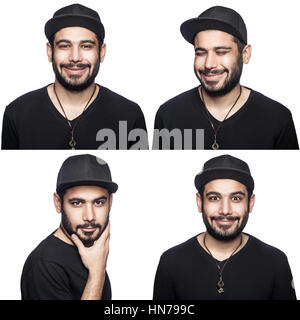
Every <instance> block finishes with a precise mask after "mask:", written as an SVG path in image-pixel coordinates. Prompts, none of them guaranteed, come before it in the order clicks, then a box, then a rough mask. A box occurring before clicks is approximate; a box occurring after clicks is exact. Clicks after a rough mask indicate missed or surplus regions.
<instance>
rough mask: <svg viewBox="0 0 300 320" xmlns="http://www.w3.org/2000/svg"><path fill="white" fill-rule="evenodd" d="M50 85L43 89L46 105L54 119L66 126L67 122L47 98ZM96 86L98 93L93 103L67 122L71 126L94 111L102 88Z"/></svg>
mask: <svg viewBox="0 0 300 320" xmlns="http://www.w3.org/2000/svg"><path fill="white" fill-rule="evenodd" d="M50 85H51V83H50V84H48V85H47V86H46V87H45V88H44V89H45V95H46V99H47V101H48V103H49V106H50V111H51V112H52V113H53V114H54V115H55V117H56V118H58V119H59V120H60V121H64V122H65V124H66V125H67V126H68V122H67V121H68V120H67V119H66V118H65V117H64V116H63V115H62V114H61V113H60V112H59V111H58V110H57V109H56V107H55V105H54V103H53V102H52V100H51V98H50V96H49V93H48V87H49V86H50ZM96 86H98V87H99V91H98V93H97V96H96V98H95V99H94V101H93V102H92V103H91V104H90V105H89V106H88V107H87V108H86V109H85V110H84V112H83V113H82V114H80V115H78V116H77V117H76V118H74V119H72V120H69V121H70V123H71V124H73V123H74V122H76V121H77V119H78V118H79V117H82V118H84V117H85V115H86V114H87V113H89V112H90V111H91V110H93V109H94V107H95V105H96V104H97V102H98V101H99V100H100V98H101V97H102V91H103V88H102V87H101V86H100V85H98V84H96Z"/></svg>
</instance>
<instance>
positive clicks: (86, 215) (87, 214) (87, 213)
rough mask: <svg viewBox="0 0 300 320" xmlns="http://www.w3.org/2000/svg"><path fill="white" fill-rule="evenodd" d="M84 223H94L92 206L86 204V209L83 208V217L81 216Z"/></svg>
mask: <svg viewBox="0 0 300 320" xmlns="http://www.w3.org/2000/svg"><path fill="white" fill-rule="evenodd" d="M82 218H83V220H84V221H88V222H91V221H94V220H95V212H94V208H93V205H92V204H89V203H88V204H87V205H86V207H85V208H84V212H83V216H82Z"/></svg>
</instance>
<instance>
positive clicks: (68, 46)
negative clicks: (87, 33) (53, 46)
mask: <svg viewBox="0 0 300 320" xmlns="http://www.w3.org/2000/svg"><path fill="white" fill-rule="evenodd" d="M70 47H71V45H70V44H60V45H58V48H59V49H68V48H70Z"/></svg>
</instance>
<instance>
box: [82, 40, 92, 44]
mask: <svg viewBox="0 0 300 320" xmlns="http://www.w3.org/2000/svg"><path fill="white" fill-rule="evenodd" d="M80 43H90V44H94V45H96V41H94V40H82V41H80Z"/></svg>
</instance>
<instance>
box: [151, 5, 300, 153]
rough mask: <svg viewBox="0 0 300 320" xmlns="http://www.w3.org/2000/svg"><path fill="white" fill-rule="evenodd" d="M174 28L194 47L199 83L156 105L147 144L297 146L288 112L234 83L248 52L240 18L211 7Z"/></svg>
mask: <svg viewBox="0 0 300 320" xmlns="http://www.w3.org/2000/svg"><path fill="white" fill-rule="evenodd" d="M180 30H181V33H182V35H183V37H184V38H185V40H187V41H188V42H189V43H191V44H192V45H193V46H194V51H195V58H194V72H195V75H196V77H197V78H198V80H199V81H200V84H201V85H200V86H197V87H196V88H193V89H192V90H189V91H186V92H184V93H182V94H180V95H179V96H177V97H175V98H173V99H171V100H169V101H167V102H166V103H164V104H163V105H162V106H161V107H160V108H159V110H158V111H157V114H156V118H155V125H154V128H155V130H154V139H153V148H154V149H157V148H159V149H299V146H298V140H297V135H296V131H295V127H294V123H293V118H292V115H291V112H290V111H289V110H288V109H287V108H286V107H284V106H283V105H281V104H280V103H278V102H276V101H274V100H272V99H270V98H268V97H266V96H264V95H262V94H261V93H259V92H256V91H255V90H252V89H250V88H247V87H245V86H242V85H241V84H240V78H241V75H242V70H243V65H244V64H248V63H249V61H250V57H251V51H252V48H251V45H249V44H247V29H246V25H245V23H244V21H243V19H242V17H241V16H240V15H239V14H238V13H237V12H236V11H234V10H232V9H230V8H225V7H221V6H215V7H212V8H209V9H207V10H206V11H204V12H203V13H201V14H200V15H199V17H198V18H194V19H190V20H187V21H185V22H184V23H183V24H182V25H181V28H180ZM266 81H267V80H266Z"/></svg>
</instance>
